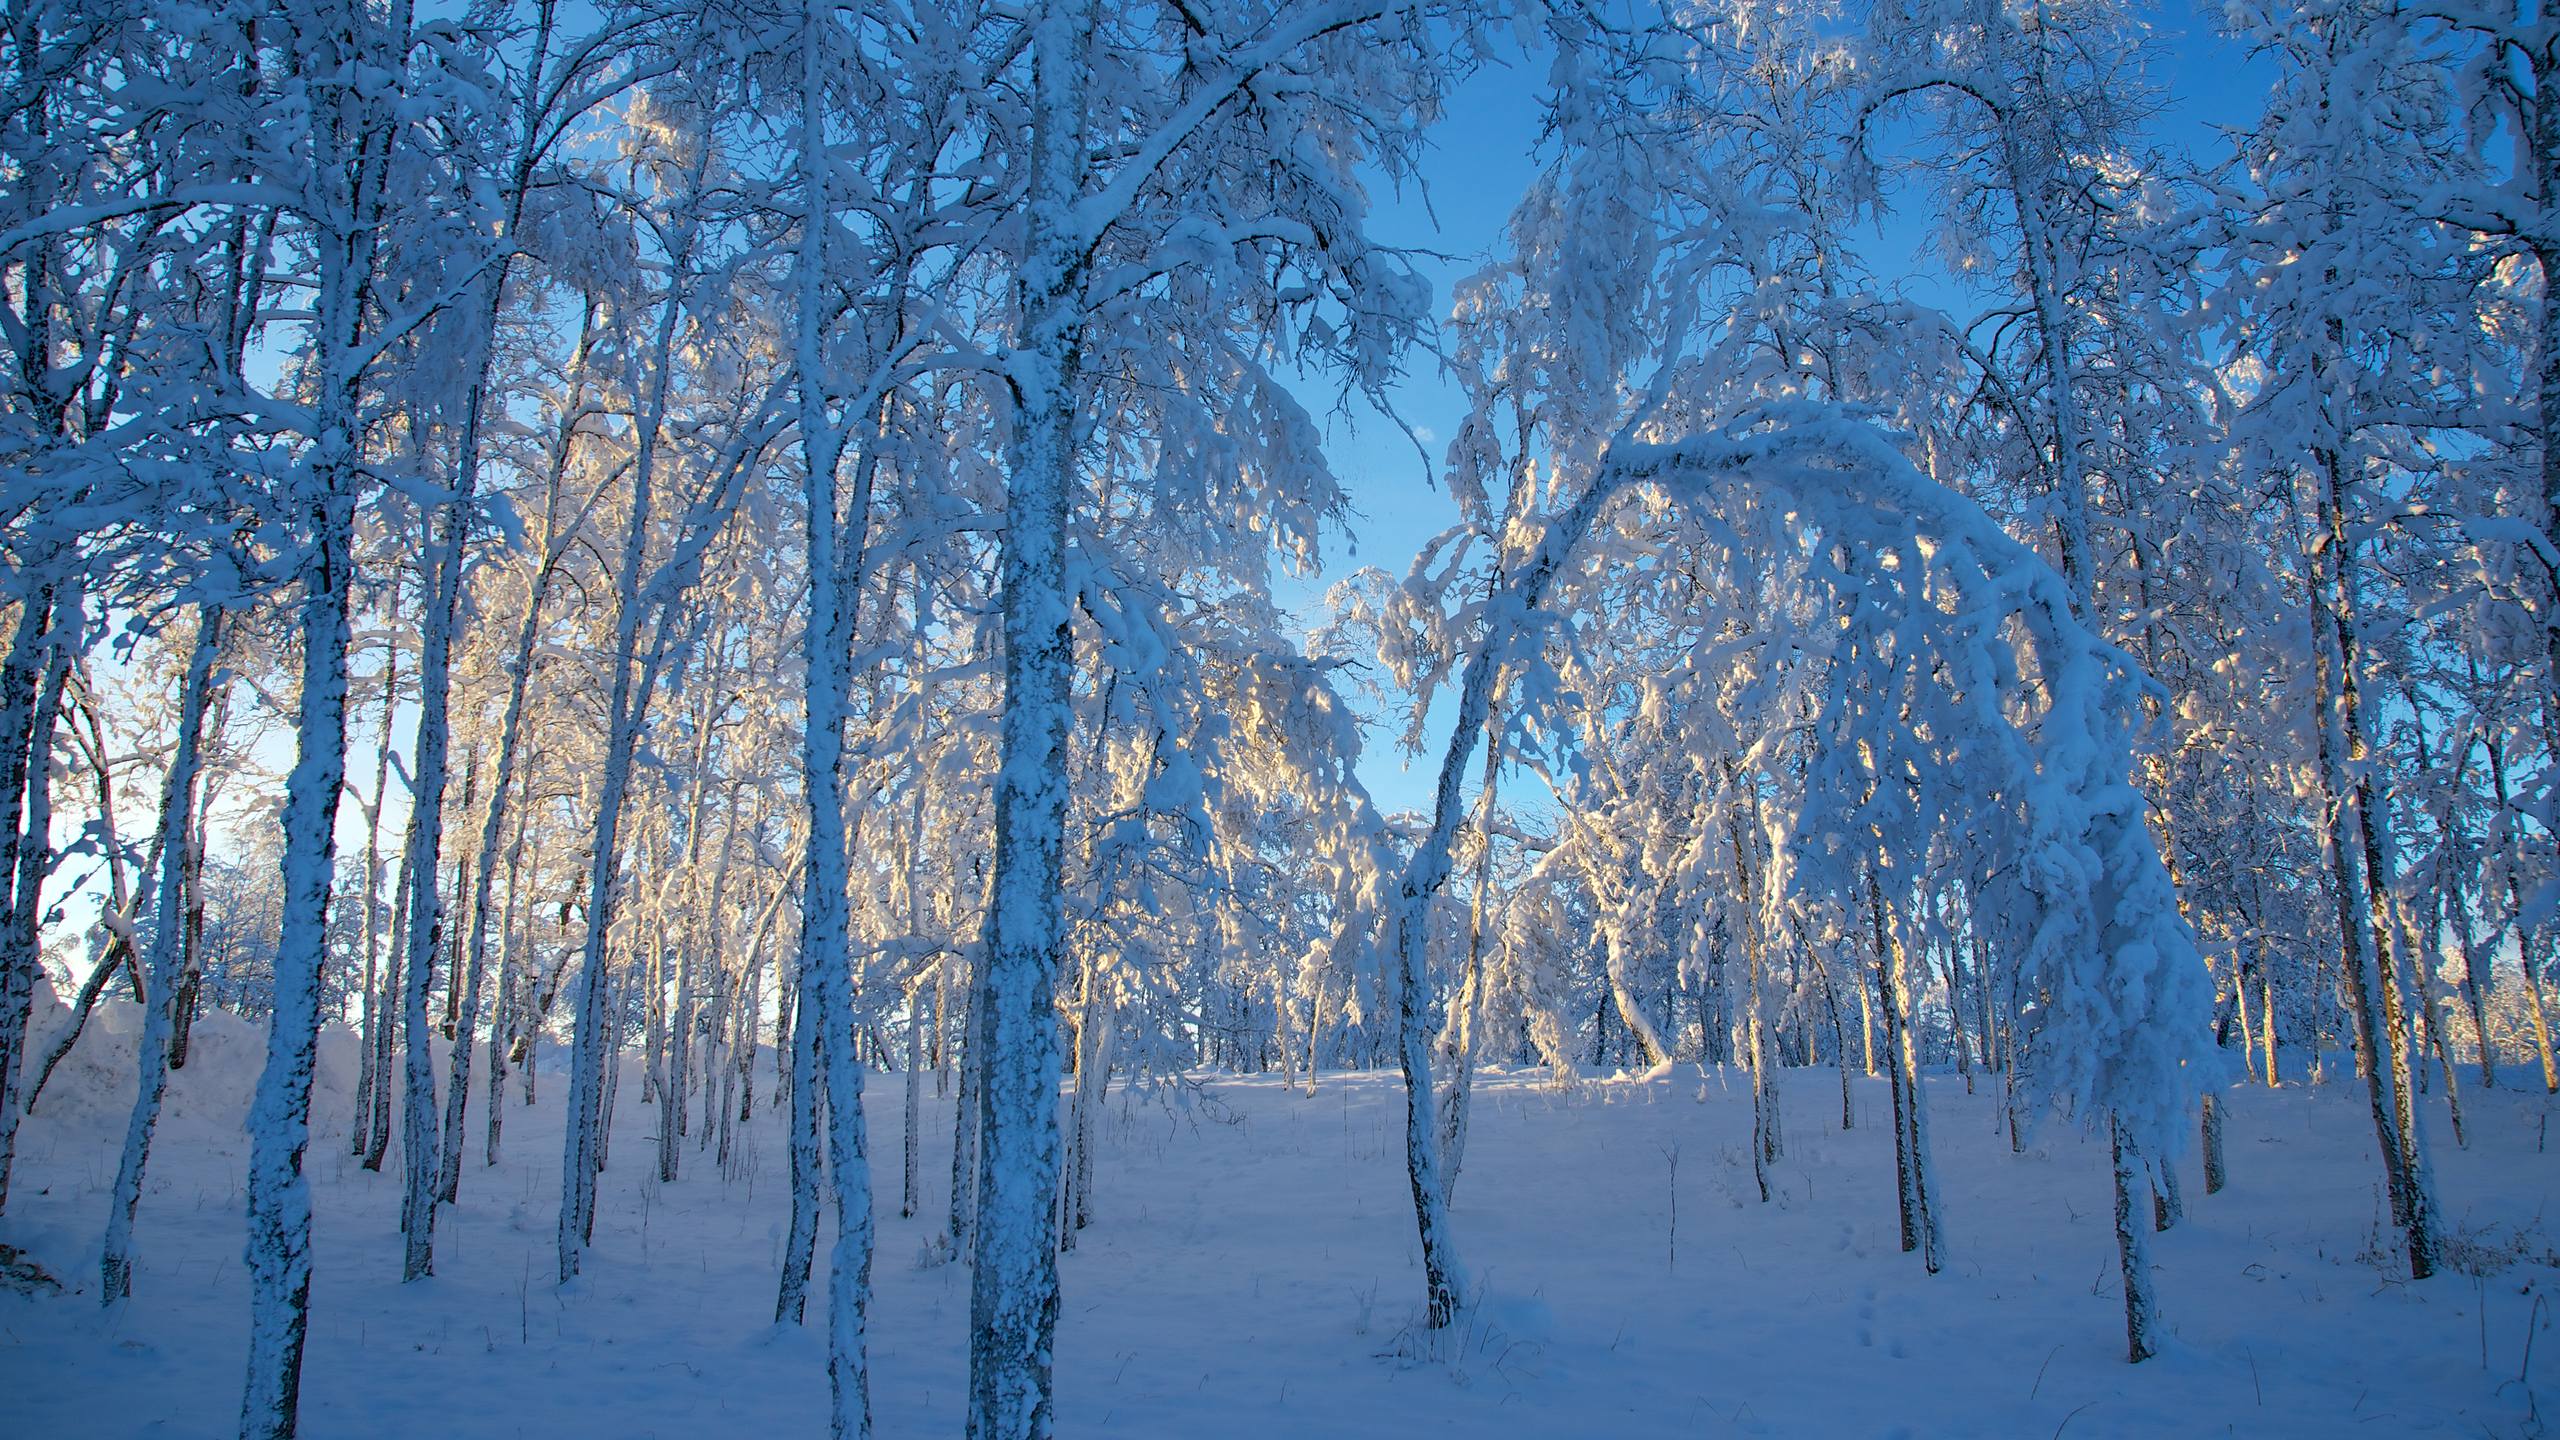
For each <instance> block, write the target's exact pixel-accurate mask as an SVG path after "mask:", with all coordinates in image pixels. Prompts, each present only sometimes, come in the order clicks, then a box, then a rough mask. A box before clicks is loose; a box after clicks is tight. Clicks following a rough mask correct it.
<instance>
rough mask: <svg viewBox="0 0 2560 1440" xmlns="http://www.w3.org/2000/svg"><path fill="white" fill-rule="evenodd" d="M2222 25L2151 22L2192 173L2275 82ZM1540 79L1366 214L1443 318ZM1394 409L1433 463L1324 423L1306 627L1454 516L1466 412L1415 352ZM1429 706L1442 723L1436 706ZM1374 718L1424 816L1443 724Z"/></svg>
mask: <svg viewBox="0 0 2560 1440" xmlns="http://www.w3.org/2000/svg"><path fill="white" fill-rule="evenodd" d="M2219 18H2220V7H2219V6H2218V5H2209V4H2205V5H2189V4H2186V3H2171V4H2167V5H2162V6H2157V7H2153V8H2152V10H2151V12H2150V24H2151V26H2152V30H2153V33H2154V36H2155V38H2156V39H2157V40H2158V42H2159V61H2158V64H2159V68H2158V69H2157V70H2156V71H2155V73H2154V76H2153V78H2154V80H2155V82H2156V83H2159V84H2161V85H2163V86H2164V87H2165V88H2166V90H2167V91H2168V97H2167V98H2168V108H2167V109H2166V110H2164V111H2163V113H2162V114H2161V115H2160V116H2159V117H2158V119H2157V121H2156V122H2155V125H2154V130H2155V135H2156V139H2157V141H2158V142H2159V143H2160V144H2161V145H2162V146H2163V147H2164V148H2168V149H2172V150H2175V151H2179V152H2183V153H2184V154H2186V155H2188V156H2190V157H2192V158H2194V159H2196V160H2198V161H2202V162H2210V161H2216V160H2219V159H2220V158H2222V157H2223V156H2225V155H2227V154H2228V153H2229V142H2228V141H2227V140H2225V139H2224V138H2223V134H2222V132H2223V131H2225V130H2228V129H2231V128H2235V127H2242V126H2246V125H2248V124H2250V123H2251V122H2252V121H2254V120H2255V119H2256V117H2257V112H2258V110H2259V107H2260V106H2261V105H2262V104H2263V103H2264V101H2265V98H2266V94H2267V88H2268V86H2269V84H2270V83H2271V81H2272V79H2273V71H2272V69H2271V68H2270V67H2269V66H2268V65H2267V64H2265V63H2264V62H2263V61H2260V60H2257V59H2255V58H2253V57H2251V56H2250V55H2248V54H2247V53H2246V52H2245V51H2244V50H2243V49H2242V48H2241V47H2240V46H2239V45H2237V44H2236V43H2234V42H2232V41H2231V40H2228V39H2226V38H2224V37H2223V36H2221V35H2219V34H2217V33H2216V31H2215V26H2216V25H2217V23H2218V22H2219ZM1541 79H1542V76H1541V74H1540V72H1539V69H1538V67H1537V65H1536V64H1535V63H1533V62H1525V61H1524V62H1516V63H1514V64H1512V65H1508V66H1497V67H1488V68H1487V69H1485V70H1483V71H1481V72H1480V73H1478V74H1476V75H1475V76H1473V77H1471V78H1469V79H1468V80H1467V81H1466V83H1464V84H1463V85H1461V86H1460V87H1459V88H1458V89H1457V91H1456V93H1455V94H1454V95H1453V96H1452V97H1451V101H1450V104H1449V107H1448V111H1447V114H1446V115H1445V116H1444V118H1443V119H1442V121H1441V122H1440V124H1439V126H1438V127H1437V129H1436V130H1435V132H1434V135H1433V141H1432V146H1431V149H1430V151H1429V153H1428V155H1427V157H1426V159H1425V161H1424V189H1425V190H1427V195H1428V204H1427V205H1426V204H1425V203H1424V202H1425V194H1424V193H1423V191H1417V190H1413V189H1411V188H1408V189H1407V191H1406V192H1405V193H1402V194H1397V193H1393V192H1391V191H1389V190H1387V189H1385V188H1384V187H1383V186H1382V187H1380V188H1379V189H1378V190H1377V192H1376V193H1375V194H1374V195H1373V197H1372V198H1373V200H1374V201H1375V202H1376V205H1377V216H1376V223H1375V227H1374V233H1375V234H1376V235H1377V236H1378V237H1379V238H1380V239H1382V240H1384V241H1386V242H1388V243H1391V244H1396V245H1401V246H1407V247H1411V248H1413V249H1416V250H1426V251H1436V252H1441V253H1442V254H1445V255H1446V256H1448V257H1449V258H1447V259H1440V258H1434V257H1433V256H1428V255H1425V256H1420V257H1418V258H1417V268H1418V269H1419V270H1420V271H1421V273H1422V274H1423V275H1424V276H1426V277H1427V278H1429V279H1430V280H1431V282H1432V285H1433V288H1434V291H1435V304H1436V306H1437V307H1438V308H1439V309H1440V310H1441V311H1442V312H1444V313H1445V311H1446V308H1447V306H1448V303H1449V299H1450V296H1451V294H1452V293H1453V291H1454V288H1455V286H1456V285H1457V284H1458V283H1459V282H1460V281H1462V280H1464V279H1465V278H1466V277H1467V276H1468V275H1469V274H1471V273H1473V272H1474V271H1475V270H1476V269H1477V268H1478V267H1479V266H1480V265H1481V264H1482V263H1483V262H1484V261H1485V259H1486V258H1488V257H1489V256H1491V255H1492V254H1493V253H1494V252H1495V251H1496V249H1497V248H1498V247H1499V245H1500V242H1501V236H1502V225H1503V222H1504V220H1505V219H1507V218H1508V216H1509V215H1510V212H1511V207H1512V206H1513V204H1514V203H1516V202H1517V201H1518V199H1519V198H1520V196H1521V195H1522V194H1523V193H1524V192H1525V191H1526V190H1527V188H1528V185H1529V182H1530V181H1531V180H1532V179H1533V178H1534V177H1535V175H1536V173H1537V170H1538V163H1539V158H1540V157H1539V156H1538V155H1537V154H1535V153H1534V149H1535V145H1536V140H1537V125H1538V114H1537V108H1538V87H1539V84H1540V83H1541ZM1893 200H1894V202H1895V203H1896V204H1897V206H1898V207H1899V208H1898V209H1896V210H1894V211H1891V212H1889V213H1887V214H1886V215H1884V216H1882V217H1881V218H1880V219H1879V221H1878V223H1877V225H1876V226H1875V228H1874V230H1873V231H1872V232H1871V233H1870V234H1869V235H1868V236H1866V237H1865V238H1864V240H1863V241H1862V249H1863V251H1864V253H1865V256H1866V258H1867V260H1868V263H1869V264H1870V265H1871V266H1873V267H1874V268H1875V269H1876V270H1877V271H1878V272H1879V274H1880V276H1881V278H1882V279H1883V281H1884V282H1885V283H1886V284H1887V285H1889V286H1893V287H1897V288H1900V289H1902V290H1904V291H1905V292H1907V293H1910V294H1911V295H1913V297H1914V298H1917V299H1922V300H1925V301H1927V302H1928V303H1931V304H1935V305H1939V306H1942V307H1944V308H1946V309H1948V310H1949V311H1951V312H1953V313H1956V314H1957V315H1958V316H1959V318H1963V317H1964V316H1965V314H1966V311H1967V309H1968V307H1969V306H1973V307H1978V306H1979V305H1980V304H1981V303H1983V299H1984V298H1985V297H1980V296H1973V297H1968V296H1967V295H1966V293H1965V292H1964V291H1963V290H1962V289H1961V288H1960V287H1958V286H1956V285H1955V284H1953V283H1952V281H1951V279H1950V277H1949V276H1948V275H1947V274H1946V273H1945V272H1944V271H1943V269H1942V268H1941V267H1939V266H1938V265H1936V264H1935V263H1934V260H1933V257H1932V256H1931V255H1930V254H1929V252H1928V249H1927V244H1928V233H1929V228H1930V221H1929V217H1928V216H1927V215H1926V214H1925V213H1923V211H1922V207H1923V206H1924V205H1925V196H1923V195H1922V194H1921V193H1919V192H1918V190H1917V189H1916V188H1913V187H1905V189H1904V191H1903V193H1901V194H1899V195H1896V196H1894V197H1893ZM1301 393H1302V398H1303V399H1305V400H1306V401H1307V403H1309V404H1310V405H1311V406H1318V407H1322V406H1325V405H1329V404H1330V403H1331V400H1332V392H1331V391H1330V389H1329V388H1326V387H1324V386H1323V385H1321V384H1315V385H1310V386H1308V387H1307V388H1306V389H1304V390H1303V391H1302V392H1301ZM1393 401H1394V404H1395V407H1396V410H1397V412H1398V413H1399V414H1400V415H1401V416H1402V417H1403V419H1404V421H1405V422H1406V423H1407V424H1408V425H1411V426H1412V427H1414V429H1415V431H1416V432H1417V433H1418V434H1420V435H1421V436H1422V437H1423V439H1424V441H1425V444H1426V448H1427V449H1428V451H1429V452H1430V462H1431V463H1430V464H1429V466H1427V467H1426V465H1425V464H1424V463H1423V460H1422V458H1421V457H1419V456H1417V455H1416V454H1415V452H1414V448H1413V444H1412V442H1411V441H1410V440H1408V439H1407V438H1406V437H1405V436H1404V435H1403V434H1402V433H1401V432H1400V431H1398V430H1397V428H1396V427H1395V426H1394V425H1392V424H1390V423H1388V422H1387V421H1386V420H1384V419H1383V418H1381V417H1378V416H1377V415H1375V414H1374V413H1371V412H1366V411H1365V410H1364V411H1363V412H1361V413H1357V414H1353V415H1350V416H1344V415H1331V414H1328V415H1326V416H1325V420H1326V427H1327V443H1326V452H1327V454H1328V456H1329V457H1330V458H1331V459H1332V461H1333V464H1334V468H1335V472H1336V473H1337V474H1338V475H1339V476H1340V477H1341V478H1342V480H1343V482H1344V484H1345V486H1346V488H1347V489H1348V490H1349V492H1350V494H1351V496H1352V502H1353V505H1354V506H1355V508H1356V510H1357V512H1358V513H1357V515H1356V516H1355V517H1354V519H1353V521H1352V529H1353V535H1352V536H1351V537H1349V538H1348V539H1345V538H1344V537H1338V536H1337V537H1334V538H1333V539H1332V540H1331V542H1330V543H1329V544H1328V546H1327V549H1326V554H1325V566H1324V569H1323V571H1322V572H1321V573H1320V574H1319V575H1317V576H1316V577H1314V578H1313V579H1312V580H1310V581H1306V582H1285V583H1284V584H1283V585H1282V587H1281V596H1280V598H1281V600H1282V602H1283V603H1284V604H1286V605H1288V606H1290V607H1291V608H1292V609H1293V610H1294V611H1295V612H1296V613H1297V614H1298V615H1299V617H1300V618H1301V619H1302V620H1304V621H1306V622H1308V623H1310V624H1312V623H1314V622H1315V621H1317V620H1318V619H1320V618H1321V617H1322V615H1323V613H1324V605H1323V597H1324V591H1325V589H1326V587H1327V586H1328V585H1330V584H1331V583H1332V582H1334V581H1335V580H1338V579H1340V578H1342V577H1343V576H1346V575H1349V574H1351V573H1352V572H1353V571H1355V570H1358V569H1360V568H1361V567H1363V566H1376V567H1378V568H1380V569H1383V570H1385V571H1387V572H1388V573H1390V574H1393V575H1399V576H1400V575H1402V574H1403V573H1404V570H1405V567H1406V566H1407V564H1408V563H1409V562H1410V560H1411V558H1412V557H1413V555H1414V554H1415V553H1416V552H1417V551H1418V550H1419V549H1420V547H1421V546H1422V544H1423V543H1424V542H1425V541H1427V540H1428V539H1430V538H1431V537H1432V536H1433V535H1436V534H1438V533H1439V532H1440V531H1442V530H1444V529H1446V528H1447V527H1448V526H1449V525H1451V524H1453V523H1454V522H1455V521H1456V519H1457V510H1456V507H1455V506H1454V505H1453V504H1452V503H1451V502H1450V500H1449V496H1448V493H1447V492H1446V491H1445V490H1443V489H1441V488H1440V486H1439V485H1438V483H1437V471H1438V464H1439V459H1440V452H1441V448H1442V446H1443V445H1444V444H1445V443H1446V439H1447V437H1448V436H1449V435H1450V434H1451V433H1453V431H1454V430H1455V428H1456V426H1457V423H1458V421H1459V419H1460V418H1461V417H1462V416H1463V415H1464V413H1465V408H1466V407H1465V401H1464V399H1463V397H1462V396H1461V395H1460V394H1459V391H1458V389H1457V387H1456V386H1455V385H1454V384H1452V383H1451V382H1450V380H1449V378H1448V377H1447V376H1446V375H1444V374H1442V373H1441V371H1440V368H1439V365H1438V362H1437V361H1436V360H1435V359H1434V358H1433V357H1431V356H1429V355H1417V356H1415V357H1414V359H1413V362H1412V363H1411V364H1410V365H1409V367H1408V370H1407V375H1406V378H1405V380H1404V381H1403V383H1402V384H1400V385H1399V386H1398V387H1397V389H1396V390H1395V392H1394V396H1393ZM1320 413H1322V412H1321V411H1320ZM1438 709H1439V710H1440V711H1443V712H1445V710H1446V709H1447V706H1446V705H1445V704H1444V705H1442V706H1440V707H1438ZM1379 718H1381V719H1382V720H1385V721H1387V722H1388V723H1386V724H1382V725H1380V726H1378V727H1376V728H1373V729H1372V731H1371V732H1370V736H1369V742H1368V745H1367V748H1366V750H1365V752H1364V754H1363V756H1362V761H1361V766H1360V773H1361V776H1362V778H1363V779H1364V780H1365V781H1366V782H1367V784H1368V786H1369V788H1370V792H1371V793H1372V795H1374V796H1375V797H1376V799H1377V802H1378V805H1379V807H1380V808H1381V809H1382V810H1385V811H1388V812H1393V811H1396V810H1400V809H1412V808H1417V807H1420V806H1422V805H1424V804H1425V803H1427V801H1428V798H1429V791H1430V783H1431V777H1432V775H1433V773H1434V771H1435V769H1436V766H1437V764H1438V747H1439V745H1440V744H1442V743H1443V742H1444V741H1445V737H1446V735H1447V724H1446V717H1445V714H1435V720H1436V721H1437V723H1435V724H1434V725H1433V726H1432V727H1431V745H1432V748H1431V749H1430V750H1428V751H1427V752H1426V753H1425V754H1424V755H1422V756H1420V757H1418V758H1408V757H1406V756H1405V755H1403V754H1401V753H1400V752H1399V751H1398V750H1397V749H1396V748H1395V745H1394V743H1393V740H1394V735H1395V725H1396V723H1398V718H1399V717H1387V716H1381V717H1379Z"/></svg>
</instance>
